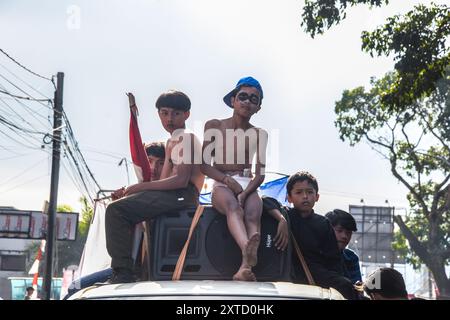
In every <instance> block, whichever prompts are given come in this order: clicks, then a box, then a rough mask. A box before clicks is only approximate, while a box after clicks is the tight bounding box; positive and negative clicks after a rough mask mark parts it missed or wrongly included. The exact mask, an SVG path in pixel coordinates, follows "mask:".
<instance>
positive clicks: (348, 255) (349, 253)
mask: <svg viewBox="0 0 450 320" xmlns="http://www.w3.org/2000/svg"><path fill="white" fill-rule="evenodd" d="M342 255H343V256H344V258H345V259H346V260H359V257H358V255H357V254H356V253H355V251H353V250H352V249H349V248H345V249H344V250H342Z"/></svg>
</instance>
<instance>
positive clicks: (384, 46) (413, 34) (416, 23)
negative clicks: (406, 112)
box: [301, 0, 450, 109]
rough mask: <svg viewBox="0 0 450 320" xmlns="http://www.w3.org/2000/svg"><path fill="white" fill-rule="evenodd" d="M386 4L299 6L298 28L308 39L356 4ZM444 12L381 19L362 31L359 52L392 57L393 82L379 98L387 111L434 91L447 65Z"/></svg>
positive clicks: (369, 0)
mask: <svg viewBox="0 0 450 320" xmlns="http://www.w3.org/2000/svg"><path fill="white" fill-rule="evenodd" d="M387 3H388V0H319V1H309V0H306V1H305V7H304V8H303V14H302V17H303V22H302V24H301V25H302V26H303V27H304V28H305V31H306V32H307V33H309V34H310V35H311V37H314V36H315V35H317V34H322V33H323V32H324V31H325V29H329V28H330V27H332V26H333V25H335V24H339V23H340V22H341V20H343V19H345V17H346V9H347V8H348V7H349V6H354V5H357V4H366V5H370V6H381V5H384V4H387ZM449 9H450V7H449V6H446V5H436V4H431V5H430V6H425V5H418V6H416V7H414V9H413V10H411V11H409V12H408V13H406V14H404V15H395V16H393V17H390V18H388V19H387V21H386V24H385V25H383V26H381V27H379V28H377V29H376V30H374V31H373V32H368V31H363V32H362V35H361V39H362V50H363V51H365V52H368V53H370V55H371V56H374V55H377V56H381V55H386V56H389V55H393V57H394V61H395V71H396V72H397V77H396V81H395V82H394V83H392V84H391V87H390V88H388V89H387V90H385V91H384V92H383V95H382V96H381V98H382V100H383V103H384V104H385V105H388V106H389V107H390V108H396V109H402V108H405V107H407V106H409V105H410V104H412V103H414V101H415V100H416V99H420V98H423V97H426V96H428V95H430V94H431V93H432V92H433V91H435V90H436V85H437V82H438V81H439V79H442V78H443V77H444V72H445V69H446V67H447V66H448V65H449V64H450V52H449V51H450V49H449V47H448V46H446V41H447V40H448V37H449V36H450V10H449Z"/></svg>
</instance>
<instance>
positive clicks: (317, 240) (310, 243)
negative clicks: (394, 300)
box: [263, 171, 356, 299]
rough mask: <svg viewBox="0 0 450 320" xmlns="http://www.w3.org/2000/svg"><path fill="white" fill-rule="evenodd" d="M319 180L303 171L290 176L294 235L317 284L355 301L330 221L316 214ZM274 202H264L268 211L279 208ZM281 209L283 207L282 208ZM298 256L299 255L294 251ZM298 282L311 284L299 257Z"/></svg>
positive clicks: (292, 230)
mask: <svg viewBox="0 0 450 320" xmlns="http://www.w3.org/2000/svg"><path fill="white" fill-rule="evenodd" d="M318 191H319V187H318V184H317V180H316V178H314V177H313V176H312V175H311V174H310V173H308V172H305V171H302V172H297V173H295V174H293V175H292V176H290V177H289V180H288V182H287V194H288V200H289V202H290V203H292V204H293V206H294V207H293V208H285V209H286V210H287V215H288V218H289V224H290V227H291V232H292V234H293V236H294V238H295V240H296V241H297V243H298V246H299V247H300V250H301V252H302V253H303V256H304V258H305V260H306V263H307V265H308V267H309V270H310V271H311V274H312V277H313V279H314V281H315V284H316V285H318V286H321V287H332V288H335V289H336V290H338V291H339V292H340V293H341V294H342V295H343V296H344V297H345V298H347V299H355V298H356V296H355V292H354V289H353V285H352V283H351V282H350V280H349V279H347V278H345V277H344V276H343V273H342V272H343V271H342V265H341V253H340V252H339V249H338V246H337V241H336V236H335V234H334V231H333V227H332V226H331V224H330V222H329V221H328V219H327V218H325V217H323V216H321V215H318V214H316V213H314V210H313V207H314V204H315V203H316V202H317V201H318V200H319V193H318ZM268 200H274V199H267V198H265V199H263V201H264V208H265V209H266V210H267V209H271V208H274V206H279V203H278V202H277V201H275V202H274V201H268ZM279 208H280V209H281V207H279ZM293 255H294V256H296V252H295V251H294V252H293ZM293 268H294V282H297V283H307V281H306V275H305V272H304V270H303V268H302V266H301V264H300V262H299V260H298V259H297V258H293Z"/></svg>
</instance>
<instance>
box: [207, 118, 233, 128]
mask: <svg viewBox="0 0 450 320" xmlns="http://www.w3.org/2000/svg"><path fill="white" fill-rule="evenodd" d="M226 120H228V119H210V120H208V121H206V123H205V127H206V128H218V127H221V126H222V125H223V124H224V122H225V121H226Z"/></svg>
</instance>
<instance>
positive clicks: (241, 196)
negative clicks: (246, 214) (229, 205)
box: [237, 191, 247, 209]
mask: <svg viewBox="0 0 450 320" xmlns="http://www.w3.org/2000/svg"><path fill="white" fill-rule="evenodd" d="M245 199H247V194H246V193H245V191H242V192H241V193H239V194H238V195H237V200H238V203H239V205H240V206H241V208H242V209H244V205H245Z"/></svg>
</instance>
